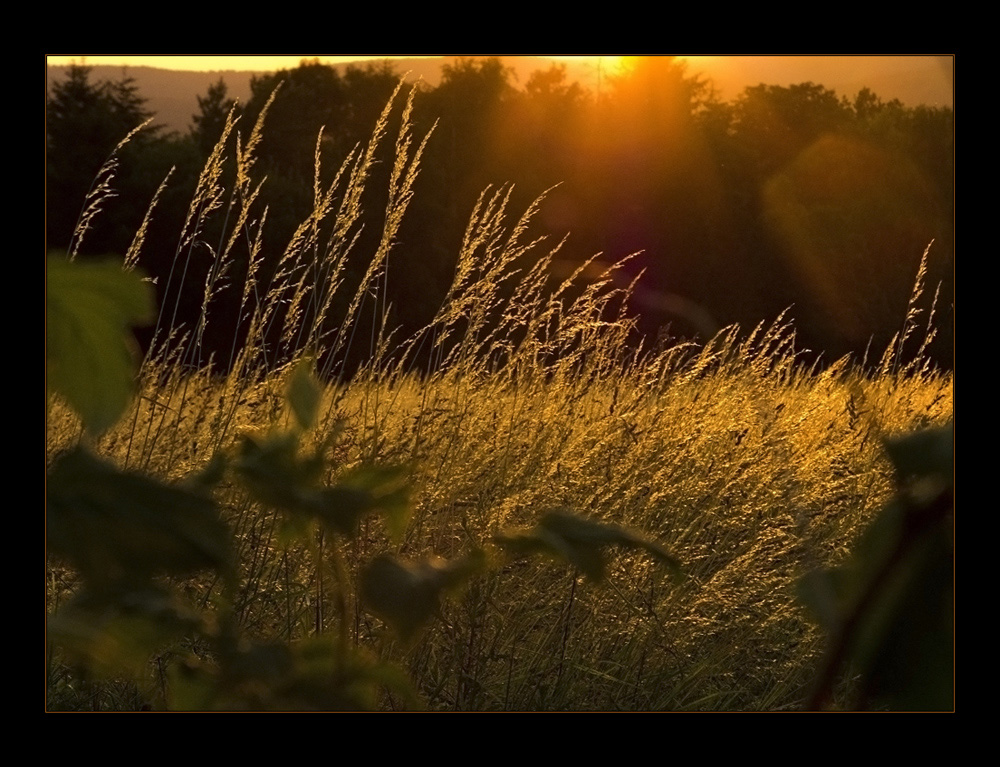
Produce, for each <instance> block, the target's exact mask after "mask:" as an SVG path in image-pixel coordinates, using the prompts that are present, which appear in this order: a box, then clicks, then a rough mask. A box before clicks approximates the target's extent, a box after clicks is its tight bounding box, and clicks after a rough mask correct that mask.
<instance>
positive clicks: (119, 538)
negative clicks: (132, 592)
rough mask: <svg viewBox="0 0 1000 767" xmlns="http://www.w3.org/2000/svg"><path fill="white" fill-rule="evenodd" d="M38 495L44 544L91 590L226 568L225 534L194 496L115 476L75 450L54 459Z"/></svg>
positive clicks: (133, 476) (212, 509) (211, 510)
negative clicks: (42, 497) (43, 501)
mask: <svg viewBox="0 0 1000 767" xmlns="http://www.w3.org/2000/svg"><path fill="white" fill-rule="evenodd" d="M46 493H47V523H48V542H49V546H50V548H51V550H52V552H53V553H55V554H59V555H61V556H63V557H65V558H66V559H68V560H69V561H70V562H72V563H73V565H74V566H75V567H76V568H77V569H78V570H79V571H80V573H81V574H82V575H83V577H84V579H85V580H86V581H87V584H88V586H90V587H91V588H95V589H98V590H102V589H112V588H115V589H117V588H119V587H120V584H123V583H128V584H131V585H132V586H133V587H134V586H136V585H137V584H141V583H143V582H145V581H148V580H149V579H150V578H151V577H152V576H154V575H157V574H186V573H190V572H193V571H197V570H200V569H205V568H213V569H216V570H219V571H222V572H226V571H227V568H228V567H229V566H230V563H231V553H232V552H231V548H230V534H229V530H228V528H227V527H226V525H225V523H224V522H223V521H222V519H221V518H220V516H219V512H218V509H217V508H216V505H215V503H214V502H213V501H212V500H211V499H210V498H208V497H206V496H204V495H202V494H201V493H198V492H195V491H192V490H190V489H187V488H184V487H180V486H171V485H165V484H163V483H161V482H157V481H156V480H153V479H151V478H149V477H146V476H144V475H142V474H137V473H133V472H127V471H122V470H120V469H118V468H117V467H116V466H114V465H112V464H110V463H107V462H105V461H103V460H101V459H99V458H97V457H95V456H93V455H91V454H90V453H88V452H87V451H86V450H84V449H83V448H76V449H74V450H73V451H71V452H69V453H66V454H64V455H62V456H61V457H60V458H59V459H57V461H56V462H55V464H54V465H53V467H52V470H51V472H50V474H49V477H48V482H47V486H46Z"/></svg>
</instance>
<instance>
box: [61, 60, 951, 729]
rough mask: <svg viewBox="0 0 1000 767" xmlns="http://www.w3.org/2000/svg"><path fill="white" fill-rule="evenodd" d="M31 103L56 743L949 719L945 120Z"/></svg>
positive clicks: (563, 103) (389, 91) (836, 101)
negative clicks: (587, 716) (140, 729)
mask: <svg viewBox="0 0 1000 767" xmlns="http://www.w3.org/2000/svg"><path fill="white" fill-rule="evenodd" d="M90 75H91V73H90V71H89V70H88V69H87V68H86V67H84V66H74V67H72V68H71V69H70V70H69V73H68V76H67V77H66V79H64V80H60V81H57V82H53V83H51V87H50V92H49V94H48V106H47V163H46V173H47V176H46V227H47V243H46V247H47V259H46V371H45V372H46V427H45V442H46V487H45V503H46V513H45V539H46V551H47V557H46V568H45V588H44V601H45V610H46V636H45V644H46V647H45V669H44V673H45V710H46V711H51V712H55V711H80V710H89V711H208V710H222V711H300V710H319V711H344V710H348V711H415V710H429V711H442V712H443V711H595V710H596V711H600V710H605V711H647V710H653V711H801V710H806V711H823V710H835V711H843V710H874V711H890V710H893V711H953V710H954V709H955V705H956V694H955V674H954V663H955V660H954V657H955V653H954V643H955V621H954V614H955V601H954V562H955V550H954V549H955V547H954V541H955V529H954V500H953V485H954V458H953V450H954V448H953V442H954V415H953V413H954V405H953V389H954V373H953V372H952V367H953V366H952V354H953V345H952V344H953V336H954V331H953V313H954V305H953V302H954V299H953V284H954V252H953V249H954V231H953V217H954V211H953V198H954V189H953V173H954V150H953V115H952V110H950V109H939V108H930V107H920V106H916V107H912V106H903V105H902V104H901V103H899V102H898V101H888V102H884V101H882V100H881V99H880V98H879V97H878V96H877V95H876V94H874V93H873V92H871V91H870V90H868V89H863V90H861V91H860V92H859V93H857V94H855V95H853V96H845V95H838V94H836V93H834V92H832V91H830V90H828V89H826V88H824V87H823V86H821V85H817V84H814V83H803V84H799V85H792V86H788V87H784V86H773V85H763V84H762V85H759V86H754V87H749V88H747V89H746V90H745V91H744V92H743V93H742V94H741V95H740V96H739V97H738V98H736V99H735V100H733V101H730V102H723V101H721V100H719V99H718V98H716V97H715V96H714V95H713V90H712V87H711V83H709V82H705V81H703V80H701V79H700V78H698V77H696V76H692V75H690V74H689V73H688V71H687V69H686V67H685V65H684V63H683V62H682V61H680V60H676V59H672V58H670V57H653V58H640V59H636V60H634V61H632V62H631V65H630V67H628V68H626V69H624V70H623V71H622V73H621V74H620V76H618V77H616V78H614V79H609V80H608V81H607V82H606V83H605V84H604V85H603V86H602V87H601V89H600V91H599V92H591V91H589V90H587V89H584V88H582V87H581V86H579V85H578V84H576V83H573V82H569V81H568V79H567V77H566V72H565V69H563V68H562V67H561V66H559V65H553V66H552V67H550V68H549V69H546V70H544V71H539V72H536V73H535V74H534V75H532V76H531V77H530V78H528V79H527V80H526V82H525V83H524V85H523V87H521V86H520V85H519V84H518V83H517V82H516V81H515V80H514V79H513V78H512V76H511V73H510V72H509V71H508V70H506V69H505V68H504V66H503V65H502V63H501V62H500V61H499V60H497V59H468V60H459V61H456V62H454V63H451V64H448V65H447V66H446V67H445V68H444V71H443V76H442V78H441V81H440V84H439V85H437V86H436V87H430V86H427V85H426V84H422V83H418V84H407V83H406V82H404V81H401V79H400V77H399V74H398V73H397V72H395V71H394V70H393V68H392V66H391V64H389V63H382V64H377V65H367V66H365V67H356V66H352V67H348V68H346V69H345V70H344V71H342V72H338V71H337V70H335V69H333V68H331V67H328V66H325V65H323V64H320V63H318V62H316V61H303V62H302V63H301V64H300V66H298V67H297V68H295V69H291V70H285V71H279V72H275V73H272V74H266V75H260V76H258V77H256V78H254V80H253V82H252V89H251V90H252V96H251V98H250V99H249V100H248V101H247V103H245V104H237V103H234V102H233V100H232V99H230V98H229V96H228V92H227V88H226V84H225V82H224V81H219V82H218V83H217V84H216V85H214V86H212V87H211V88H210V89H209V90H208V91H207V93H205V94H204V95H202V96H199V97H198V105H199V109H198V112H197V114H194V115H192V121H191V126H190V129H189V131H188V132H187V133H186V134H184V135H181V134H177V133H170V132H168V131H166V130H165V129H163V128H162V127H158V126H157V123H156V117H155V115H150V114H149V113H148V110H147V108H146V102H145V100H144V98H143V96H142V94H141V93H139V92H138V89H137V87H136V85H135V82H134V81H132V80H130V79H129V78H128V77H127V76H123V77H122V78H121V79H119V80H111V81H95V80H92V79H91V76H90Z"/></svg>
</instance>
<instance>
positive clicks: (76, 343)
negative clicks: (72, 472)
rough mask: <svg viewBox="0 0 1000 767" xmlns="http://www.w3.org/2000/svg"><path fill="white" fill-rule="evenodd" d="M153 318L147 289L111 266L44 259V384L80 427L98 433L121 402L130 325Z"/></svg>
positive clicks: (128, 382)
mask: <svg viewBox="0 0 1000 767" xmlns="http://www.w3.org/2000/svg"><path fill="white" fill-rule="evenodd" d="M152 317H153V293H152V288H151V286H150V285H149V284H148V283H146V282H144V281H143V280H142V277H141V276H140V275H139V274H137V273H136V272H125V271H123V270H122V268H121V266H120V265H118V264H114V263H87V264H82V263H77V262H70V261H65V260H63V259H60V258H50V259H49V260H48V273H47V295H46V306H45V320H46V343H47V348H46V357H45V360H46V370H47V376H48V386H49V388H50V390H52V391H56V392H58V393H59V394H61V395H62V396H63V397H65V398H66V401H67V402H68V403H69V404H70V405H71V406H72V407H73V409H74V410H76V411H77V413H79V415H80V417H81V419H82V420H83V423H84V424H85V425H86V427H87V428H88V429H89V430H91V431H94V432H98V433H99V432H102V431H104V430H105V429H107V428H108V427H110V426H112V425H113V424H114V423H115V421H117V420H118V418H119V416H121V414H122V412H123V411H124V410H125V408H126V407H127V406H128V403H129V400H130V398H131V396H132V391H133V384H134V380H133V378H134V370H133V366H134V356H133V348H132V347H133V343H132V337H131V334H130V332H129V327H130V326H132V325H141V324H145V323H147V322H150V321H151V320H152Z"/></svg>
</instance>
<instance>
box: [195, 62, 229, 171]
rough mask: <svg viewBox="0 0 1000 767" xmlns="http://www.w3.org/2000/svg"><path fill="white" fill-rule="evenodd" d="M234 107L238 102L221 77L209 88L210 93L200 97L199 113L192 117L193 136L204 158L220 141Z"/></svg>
mask: <svg viewBox="0 0 1000 767" xmlns="http://www.w3.org/2000/svg"><path fill="white" fill-rule="evenodd" d="M234 106H236V101H235V99H231V98H229V89H228V87H227V86H226V82H225V80H223V79H222V78H221V77H220V78H219V82H217V83H215V85H210V86H209V88H208V93H206V94H205V95H204V96H198V113H197V114H195V115H192V117H191V123H192V124H191V136H192V138H193V139H194V142H195V144H196V145H197V147H198V149H199V151H200V152H201V154H202V155H203V156H208V154H209V153H210V152H211V151H212V149H213V148H214V147H215V145H216V143H217V142H218V141H219V137H220V136H222V131H223V128H224V127H225V125H226V119H227V118H228V117H229V113H230V111H232V109H233V107H234Z"/></svg>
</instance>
